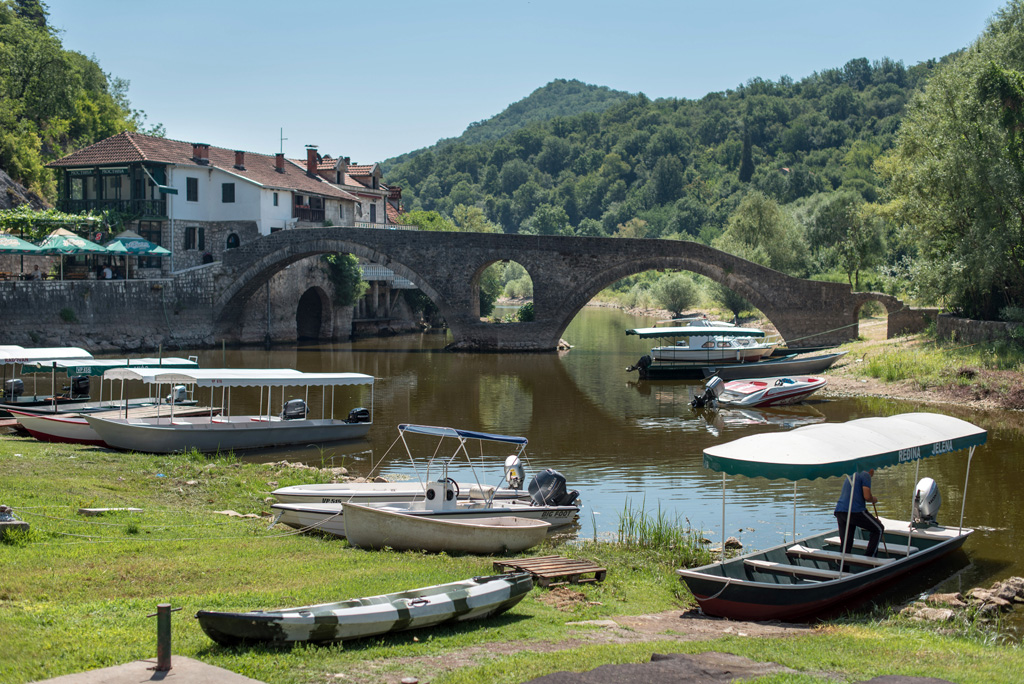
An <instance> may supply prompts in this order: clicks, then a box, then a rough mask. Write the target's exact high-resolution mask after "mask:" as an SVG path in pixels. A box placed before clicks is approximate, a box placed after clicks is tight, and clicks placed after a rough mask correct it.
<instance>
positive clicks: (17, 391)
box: [4, 378, 25, 398]
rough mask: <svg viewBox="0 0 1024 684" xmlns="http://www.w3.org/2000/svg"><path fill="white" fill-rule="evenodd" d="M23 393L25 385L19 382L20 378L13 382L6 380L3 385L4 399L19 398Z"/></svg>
mask: <svg viewBox="0 0 1024 684" xmlns="http://www.w3.org/2000/svg"><path fill="white" fill-rule="evenodd" d="M24 393H25V383H23V382H22V381H21V378H14V379H13V380H8V381H7V382H6V383H5V384H4V396H5V397H10V398H14V397H20V396H21V395H22V394H24Z"/></svg>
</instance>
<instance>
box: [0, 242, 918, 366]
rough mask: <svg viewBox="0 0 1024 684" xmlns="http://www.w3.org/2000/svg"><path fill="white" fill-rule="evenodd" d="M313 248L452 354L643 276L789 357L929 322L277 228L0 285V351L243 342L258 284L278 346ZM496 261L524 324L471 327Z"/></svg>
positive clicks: (829, 294) (699, 250)
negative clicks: (108, 270) (397, 289)
mask: <svg viewBox="0 0 1024 684" xmlns="http://www.w3.org/2000/svg"><path fill="white" fill-rule="evenodd" d="M325 252H347V253H350V254H355V255H356V256H360V257H365V258H366V259H369V260H370V261H373V262H375V263H379V264H382V265H384V266H386V267H387V268H389V269H391V270H392V271H394V272H395V273H396V274H398V275H400V276H402V277H405V278H408V279H409V280H411V281H412V282H413V283H415V284H416V286H417V287H419V288H420V289H421V290H422V291H423V292H424V293H425V294H427V296H429V297H430V298H431V300H433V301H434V303H435V304H437V306H438V307H439V309H440V311H441V314H442V315H443V316H444V318H445V320H446V321H447V322H448V325H449V328H450V330H451V333H452V338H453V342H452V345H451V347H452V348H453V349H457V350H481V351H483V350H490V351H548V350H552V349H555V347H556V346H557V344H558V341H559V339H560V337H561V335H562V333H563V332H564V330H565V328H566V327H567V326H568V325H569V323H570V322H571V321H572V319H573V317H574V316H575V315H576V314H577V312H579V310H580V309H581V308H582V307H583V306H584V305H585V304H586V303H587V302H588V301H590V300H591V299H592V298H593V297H594V295H596V294H597V293H598V292H599V291H601V290H602V289H604V288H605V287H608V286H609V285H611V284H612V283H614V282H615V281H617V280H619V279H621V278H624V277H626V276H629V275H633V274H636V273H641V272H643V271H647V270H651V269H672V270H676V269H678V270H688V271H692V272H694V273H698V274H700V275H703V276H707V277H708V278H711V279H712V280H715V281H718V282H721V283H723V284H724V285H726V286H727V287H729V288H730V289H732V290H734V291H735V292H737V293H738V294H740V295H742V296H743V297H745V298H746V299H747V300H748V301H750V302H751V303H752V304H753V305H754V306H756V307H757V308H758V309H760V310H761V311H762V312H763V313H764V314H765V316H766V317H767V318H768V320H769V321H771V323H772V324H773V325H774V326H775V327H776V328H777V329H778V331H779V332H780V333H781V335H782V336H783V338H784V339H785V340H786V341H787V342H788V343H789V345H790V346H791V347H793V348H799V347H813V346H818V345H831V344H839V343H842V342H845V341H849V340H851V339H854V338H855V337H856V335H857V330H858V326H857V321H858V311H859V309H860V308H861V306H863V304H865V303H866V302H868V301H877V302H880V303H881V304H882V305H883V306H885V308H886V310H887V311H888V313H889V323H888V336H889V337H893V336H895V335H898V334H900V333H903V332H916V331H919V330H921V329H923V328H924V327H925V326H926V325H927V324H928V319H929V316H932V317H933V316H934V313H935V312H934V310H921V309H910V308H908V307H905V306H904V305H903V303H902V302H900V301H899V300H898V299H895V298H893V297H890V296H888V295H884V294H880V293H875V292H866V293H864V292H851V288H850V286H849V285H845V284H842V283H823V282H814V281H808V280H801V279H798V278H793V277H790V276H787V275H785V274H782V273H779V272H777V271H773V270H771V269H768V268H765V267H763V266H759V265H757V264H753V263H751V262H748V261H745V260H743V259H740V258H737V257H734V256H731V255H729V254H726V253H724V252H720V251H718V250H715V249H712V248H710V247H707V246H704V245H700V244H697V243H693V242H681V241H675V240H646V239H613V238H571V237H551V236H528V235H504V234H483V233H435V232H422V231H397V230H379V229H377V230H375V229H361V228H342V227H335V228H311V229H302V230H287V231H280V232H277V233H274V234H272V235H269V236H266V237H263V238H260V239H258V240H254V241H252V242H250V243H248V244H243V245H242V246H241V247H239V248H237V249H232V250H228V251H226V252H225V253H224V255H223V261H220V262H215V263H212V264H207V265H204V266H200V267H195V268H192V269H188V270H186V271H184V272H181V273H178V274H176V275H174V276H173V277H170V278H162V279H159V280H130V281H127V282H124V281H120V282H118V281H113V282H111V281H106V282H101V281H71V282H52V281H47V282H44V283H38V282H35V283H33V282H0V318H2V320H3V326H2V327H0V344H22V345H25V346H51V345H52V346H56V345H63V344H78V345H80V346H86V347H87V348H89V349H93V350H110V349H113V348H120V349H123V350H141V349H156V348H157V346H158V345H163V346H164V348H165V349H174V348H181V347H204V346H206V347H209V346H215V345H219V344H221V343H222V342H227V343H252V342H255V341H260V340H261V339H262V336H263V334H264V328H265V327H266V321H265V317H266V305H265V299H264V298H263V295H264V293H265V292H266V291H267V290H266V288H267V281H268V279H269V280H271V286H270V288H271V289H270V291H271V293H272V296H273V297H275V298H281V301H280V302H278V301H276V299H275V300H274V301H272V304H273V312H272V313H273V315H274V316H275V317H280V319H281V320H280V321H276V322H274V328H275V332H274V334H273V338H274V341H282V342H283V341H287V339H288V334H294V323H289V322H288V321H289V320H291V321H294V315H293V312H294V311H295V308H294V306H293V304H294V302H291V301H290V300H289V299H288V297H292V298H295V297H297V296H298V295H301V294H302V292H303V291H305V290H307V289H309V288H318V289H319V290H324V289H326V287H327V285H326V282H325V281H323V279H322V278H321V277H319V276H318V277H316V278H314V277H313V276H314V273H313V271H311V270H310V269H309V268H306V267H302V268H301V269H294V268H293V269H288V270H287V271H286V267H287V266H289V265H291V264H295V263H296V262H299V261H301V260H303V259H307V258H308V257H315V256H317V255H319V254H322V253H325ZM503 260H511V261H516V262H518V263H520V264H522V265H523V266H524V267H525V268H526V270H527V271H528V272H529V274H530V277H531V278H532V279H533V288H534V307H535V311H536V320H535V321H533V322H529V323H511V324H490V323H483V322H481V321H480V316H479V313H480V310H479V282H480V276H481V274H482V272H483V271H484V269H485V268H486V267H487V266H489V265H490V264H492V263H495V262H497V261H503ZM307 263H308V262H307ZM282 280H284V281H286V282H288V283H289V284H290V285H291V287H290V289H288V290H286V289H285V288H282V289H281V290H280V291H281V292H282V294H281V295H280V297H279V295H276V294H274V293H275V289H274V288H275V285H274V283H280V282H281V281H282ZM296 280H303V282H293V281H296ZM307 281H308V282H307ZM314 281H315V282H314ZM329 313H330V315H331V316H332V317H333V318H332V319H330V320H328V321H327V322H326V323H325V328H324V330H325V332H326V333H329V334H330V335H331V336H333V337H335V338H341V339H344V338H346V337H347V331H346V330H345V329H344V326H345V321H344V320H342V319H341V318H339V317H338V312H329ZM331 320H333V321H334V322H333V323H331V322H330V321H331ZM350 325H351V324H350V323H349V327H350ZM289 331H292V332H291V333H289Z"/></svg>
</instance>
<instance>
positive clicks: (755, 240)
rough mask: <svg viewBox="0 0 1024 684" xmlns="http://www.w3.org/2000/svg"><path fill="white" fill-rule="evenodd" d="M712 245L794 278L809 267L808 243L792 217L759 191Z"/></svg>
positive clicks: (731, 218)
mask: <svg viewBox="0 0 1024 684" xmlns="http://www.w3.org/2000/svg"><path fill="white" fill-rule="evenodd" d="M712 246H714V247H716V248H718V249H720V250H722V251H724V252H729V253H731V254H735V255H736V256H740V257H743V258H745V259H748V260H750V261H755V262H757V263H759V264H761V265H763V266H768V267H769V268H774V269H775V270H776V271H782V272H783V273H789V274H791V275H798V274H803V272H804V271H805V270H806V267H807V243H806V242H805V241H804V237H803V235H802V233H801V231H800V227H799V225H798V224H797V222H796V221H795V220H794V219H793V217H792V216H791V215H790V214H789V213H788V212H787V211H786V210H784V209H783V208H782V207H780V206H779V205H778V203H777V202H776V201H775V200H773V199H770V198H768V197H765V196H764V195H762V194H761V193H760V192H752V193H750V194H749V195H747V196H746V197H745V198H744V199H743V201H742V202H741V203H740V205H739V207H737V208H736V211H735V212H734V213H733V215H732V216H731V217H730V218H729V223H728V225H727V226H726V229H725V232H724V233H723V234H722V235H721V236H719V237H718V238H717V239H715V240H714V241H713V242H712Z"/></svg>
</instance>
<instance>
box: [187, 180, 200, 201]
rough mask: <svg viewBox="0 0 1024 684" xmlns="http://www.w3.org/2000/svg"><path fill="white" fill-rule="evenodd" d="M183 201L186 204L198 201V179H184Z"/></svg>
mask: <svg viewBox="0 0 1024 684" xmlns="http://www.w3.org/2000/svg"><path fill="white" fill-rule="evenodd" d="M185 201H186V202H198V201H199V179H198V178H186V179H185Z"/></svg>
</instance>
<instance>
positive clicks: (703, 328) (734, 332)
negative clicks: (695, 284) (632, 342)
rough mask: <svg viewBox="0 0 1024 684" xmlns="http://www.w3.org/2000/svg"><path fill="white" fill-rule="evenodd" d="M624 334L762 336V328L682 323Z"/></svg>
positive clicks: (642, 336)
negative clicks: (681, 324)
mask: <svg viewBox="0 0 1024 684" xmlns="http://www.w3.org/2000/svg"><path fill="white" fill-rule="evenodd" d="M626 334H627V335H637V336H638V337H640V338H641V339H647V338H651V337H718V336H728V337H764V330H758V329H757V328H738V327H734V326H731V325H721V326H713V325H684V326H676V327H674V328H634V329H631V330H627V331H626Z"/></svg>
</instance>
